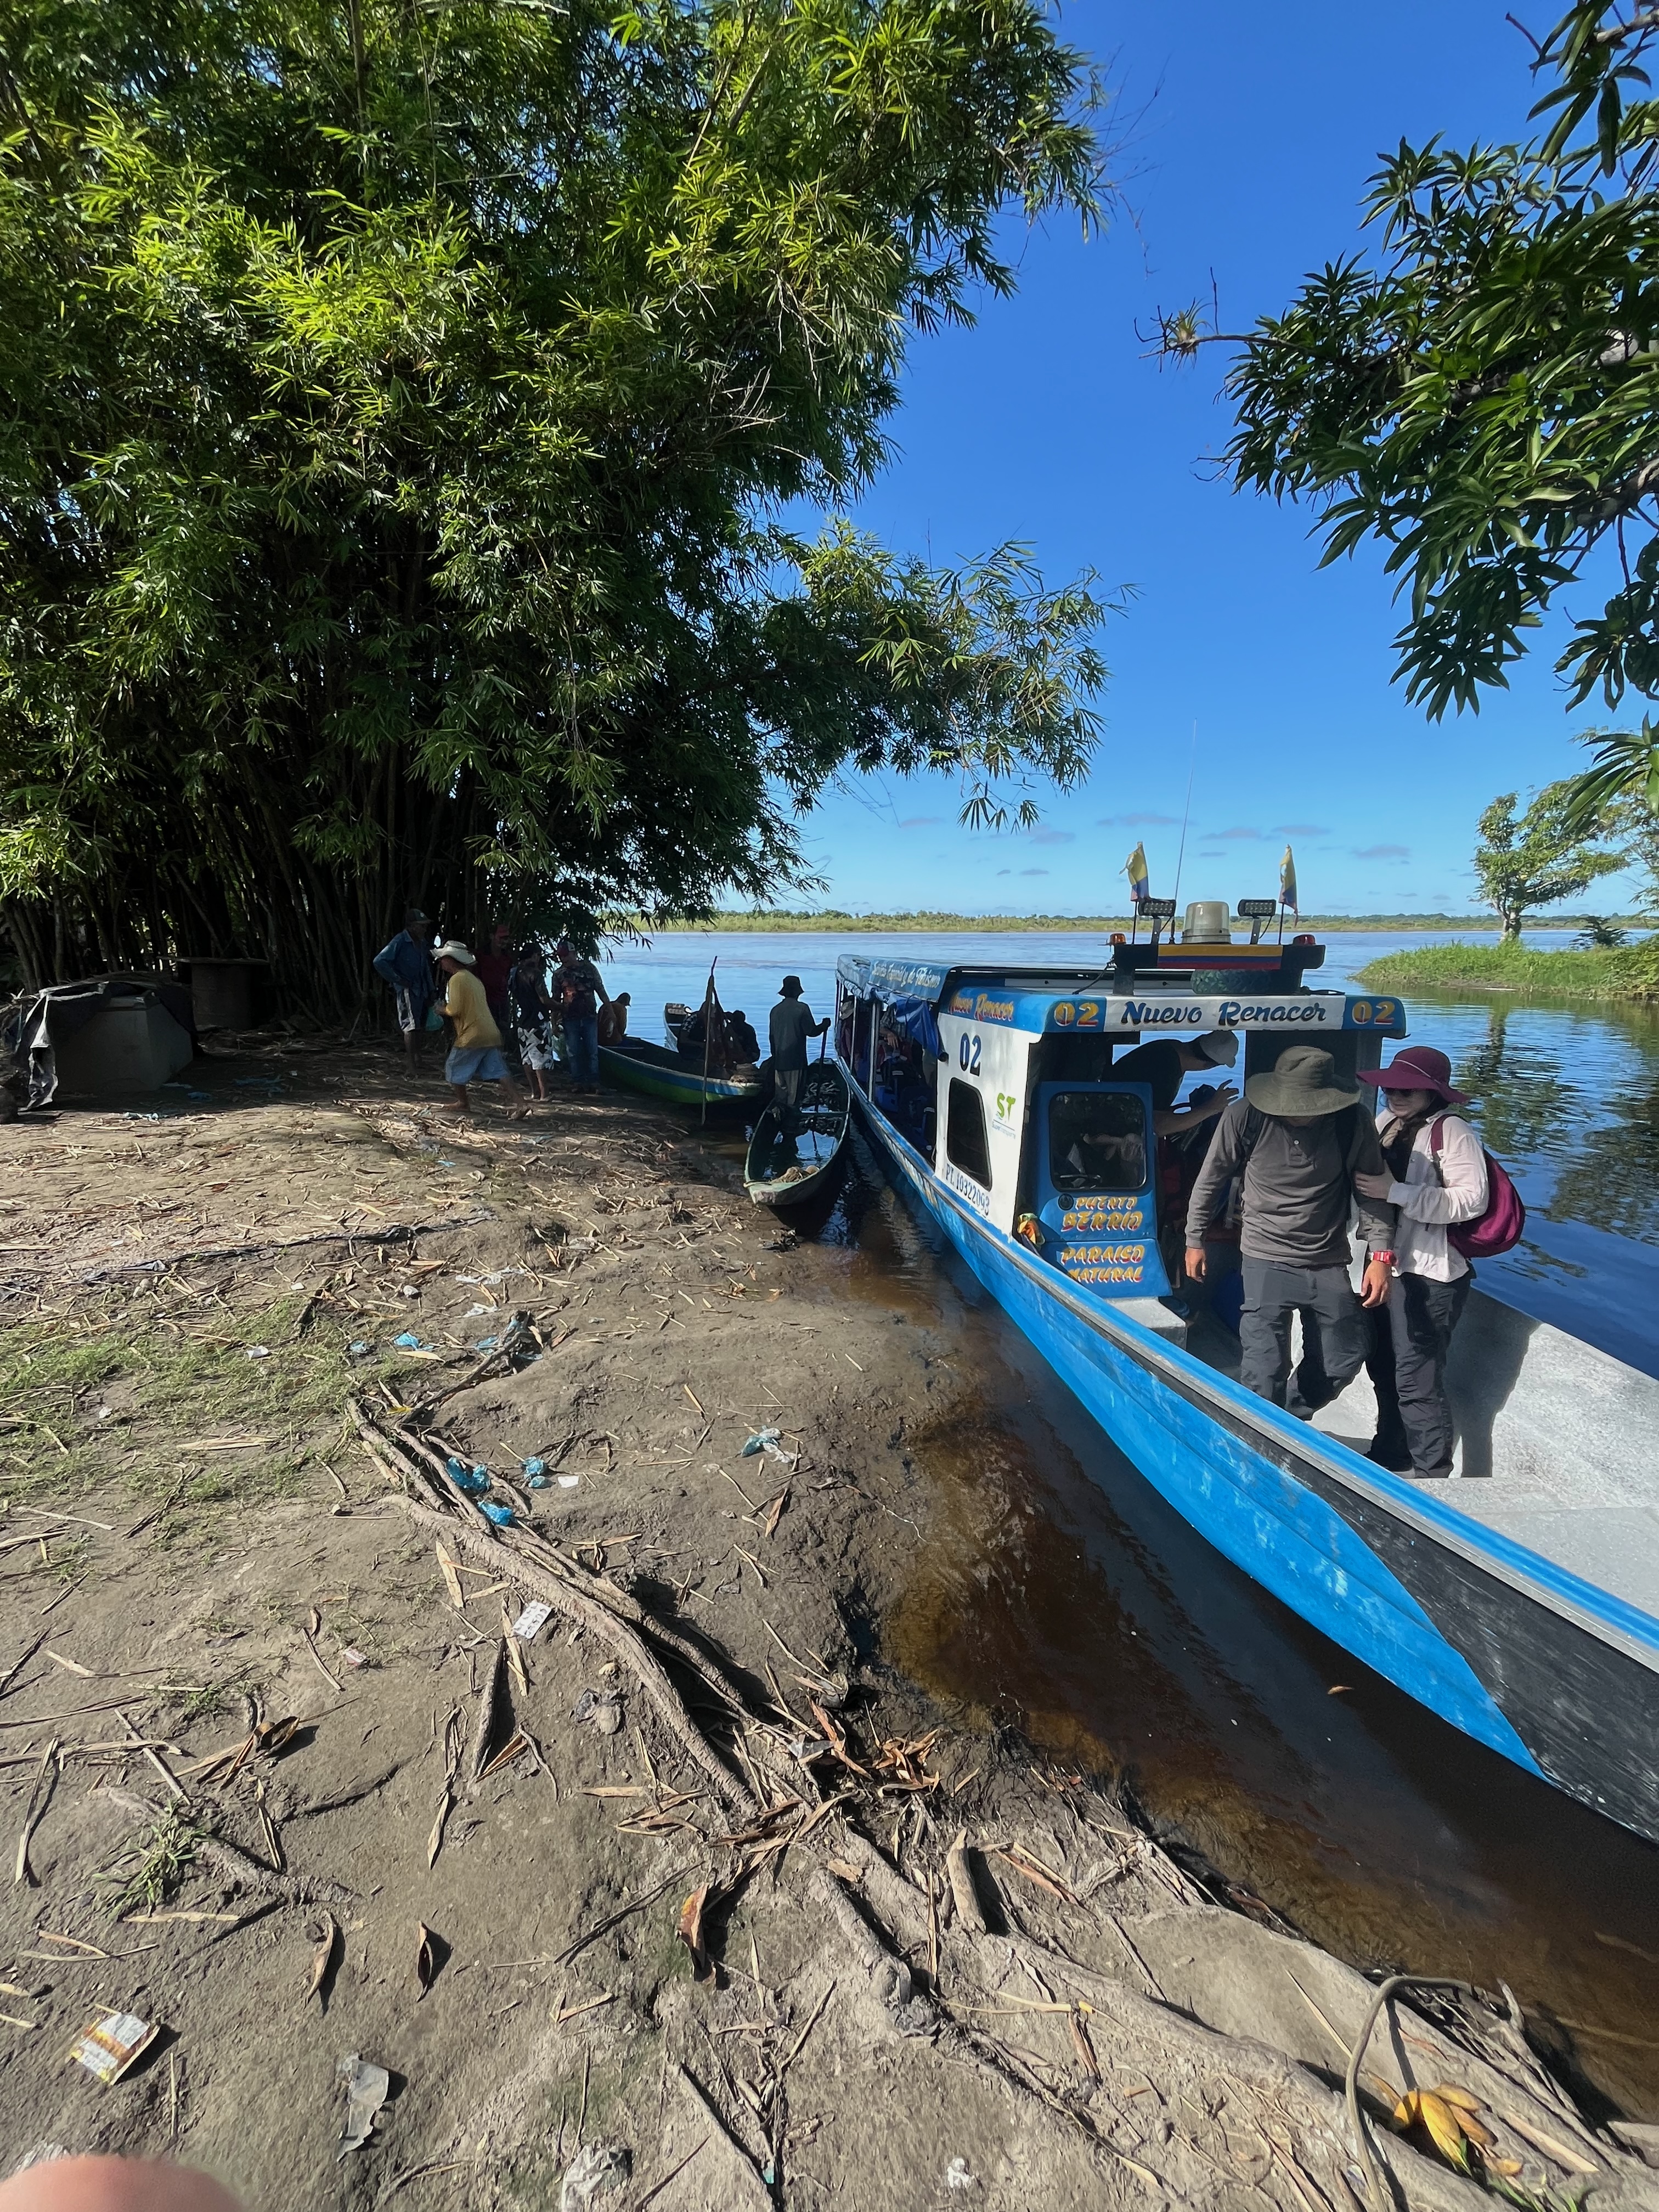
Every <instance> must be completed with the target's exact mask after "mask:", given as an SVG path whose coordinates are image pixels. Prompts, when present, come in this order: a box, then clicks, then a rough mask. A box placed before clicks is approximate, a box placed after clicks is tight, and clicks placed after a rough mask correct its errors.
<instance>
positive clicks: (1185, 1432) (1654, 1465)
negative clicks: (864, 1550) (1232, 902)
mask: <svg viewBox="0 0 1659 2212" xmlns="http://www.w3.org/2000/svg"><path fill="white" fill-rule="evenodd" d="M1217 911H1218V912H1219V915H1220V916H1221V918H1222V919H1221V925H1220V926H1219V927H1218V924H1217V923H1216V921H1215V920H1214V915H1215V913H1216V912H1217ZM1195 912H1196V913H1198V915H1199V921H1198V923H1197V924H1196V925H1194V913H1195ZM1225 921H1226V909H1225V908H1218V909H1216V908H1210V909H1209V910H1208V913H1207V915H1206V914H1205V913H1204V912H1203V910H1200V909H1189V910H1188V928H1187V929H1186V931H1185V932H1184V933H1183V934H1182V938H1181V939H1180V941H1179V942H1172V941H1168V940H1166V941H1165V942H1164V943H1162V944H1159V943H1157V942H1154V943H1153V944H1152V945H1146V944H1144V943H1143V944H1139V945H1133V944H1131V945H1126V944H1123V943H1121V942H1115V944H1114V945H1113V946H1112V948H1111V951H1110V954H1109V958H1108V959H1107V960H1106V961H1105V962H1104V963H1103V965H1101V966H1099V967H1097V968H1096V969H1041V970H1038V969H1014V968H1006V967H968V966H957V967H950V966H945V965H942V964H941V965H935V964H933V963H927V962H910V961H894V960H884V959H879V958H872V957H865V956H862V955H860V954H855V953H854V954H848V955H844V956H843V957H842V959H841V960H840V962H839V963H838V968H837V993H836V1030H835V1037H836V1052H837V1055H838V1057H839V1058H840V1060H841V1061H842V1066H843V1068H844V1070H845V1072H846V1074H847V1077H848V1083H849V1085H850V1087H851V1091H852V1096H853V1102H854V1111H855V1113H856V1115H857V1116H858V1117H859V1119H860V1121H861V1123H862V1124H863V1126H864V1127H865V1128H866V1130H867V1131H868V1133H869V1135H870V1137H871V1139H872V1141H873V1143H874V1144H875V1146H877V1148H878V1152H879V1153H880V1155H881V1158H882V1160H883V1164H884V1167H885V1169H886V1170H887V1171H888V1173H889V1174H890V1176H891V1177H892V1178H893V1180H894V1181H895V1182H896V1184H897V1186H898V1188H900V1190H901V1191H902V1193H903V1194H904V1195H905V1196H906V1197H907V1198H908V1200H909V1201H910V1202H911V1203H912V1204H913V1205H914V1206H916V1207H917V1208H918V1209H920V1210H921V1212H923V1213H925V1214H926V1215H927V1217H928V1218H931V1220H932V1221H933V1223H934V1224H935V1225H937V1227H938V1228H939V1231H942V1232H943V1234H944V1236H945V1237H946V1238H948V1239H949V1241H950V1243H951V1244H952V1245H953V1246H954V1247H955V1249H957V1252H959V1253H960V1254H961V1255H962V1257H963V1260H964V1261H966V1262H967V1264H968V1265H969V1267H971V1268H972V1270H973V1272H974V1273H975V1275H976V1276H977V1277H978V1278H979V1279H980V1280H981V1282H982V1283H983V1284H984V1285H985V1286H986V1288H987V1290H988V1291H990V1292H991V1294H992V1295H993V1297H995V1298H996V1299H997V1301H998V1303H999V1304H1000V1305H1001V1306H1002V1307H1003V1308H1004V1310H1006V1312H1007V1313H1008V1315H1009V1316H1010V1317H1011V1318H1012V1320H1013V1321H1014V1322H1015V1323H1016V1324H1017V1326H1018V1328H1020V1329H1021V1330H1022V1331H1023V1332H1024V1334H1025V1335H1026V1336H1027V1337H1029V1338H1030V1340H1031V1342H1032V1343H1033V1344H1034V1345H1035V1346H1036V1347H1037V1349H1038V1350H1039V1351H1040V1352H1042V1354H1043V1355H1044V1357H1045V1358H1047V1360H1048V1363H1049V1364H1050V1365H1051V1366H1052V1367H1053V1368H1054V1370H1055V1371H1056V1372H1057V1373H1058V1374H1059V1375H1060V1376H1061V1377H1062V1378H1063V1379H1064V1381H1065V1382H1066V1383H1067V1384H1068V1385H1069V1386H1070V1387H1071V1389H1073V1391H1074V1392H1075V1393H1076V1394H1077V1395H1078V1396H1079V1398H1080V1399H1081V1401H1083V1403H1084V1405H1085V1407H1087V1409H1088V1410H1089V1412H1090V1413H1092V1414H1093V1415H1094V1417H1095V1418H1096V1419H1097V1420H1098V1421H1099V1422H1100V1424H1101V1425H1102V1426H1103V1428H1104V1429H1105V1430H1106V1431H1107V1433H1108V1434H1109V1436H1110V1437H1112V1439H1113V1440H1114V1442H1115V1443H1117V1444H1118V1445H1119V1446H1120V1447H1121V1449H1122V1450H1123V1452H1124V1453H1125V1454H1126V1455H1127V1457H1128V1458H1129V1459H1130V1460H1131V1461H1132V1462H1133V1463H1134V1464H1135V1466H1136V1467H1138V1468H1139V1470H1140V1472H1141V1473H1142V1474H1144V1475H1145V1476H1146V1479H1147V1480H1149V1481H1150V1482H1152V1484H1153V1485H1154V1486H1155V1487H1156V1488H1157V1489H1158V1491H1159V1492H1161V1493H1162V1494H1163V1496H1164V1498H1167V1499H1168V1500H1169V1502H1170V1504H1172V1505H1173V1506H1174V1507H1175V1508H1176V1510H1177V1511H1179V1512H1180V1513H1182V1515H1183V1516H1185V1517H1186V1519H1187V1520H1188V1521H1189V1522H1191V1523H1192V1524H1193V1526H1194V1528H1197V1529H1198V1530H1199V1531H1200V1533H1201V1534H1203V1535H1204V1536H1206V1538H1207V1539H1208V1540H1209V1541H1210V1542H1212V1544H1213V1545H1215V1547H1217V1548H1218V1550H1219V1551H1221V1552H1222V1553H1225V1556H1226V1557H1227V1558H1228V1559H1231V1560H1232V1561H1233V1562H1234V1563H1235V1565H1237V1566H1239V1567H1241V1568H1243V1570H1244V1571H1245V1572H1246V1573H1248V1574H1249V1575H1251V1576H1253V1577H1255V1579H1256V1581H1258V1582H1259V1583H1261V1584H1262V1585H1263V1586H1264V1587H1265V1588H1267V1589H1269V1590H1271V1591H1272V1592H1273V1594H1274V1595H1275V1596H1277V1597H1279V1598H1280V1599H1281V1600H1282V1601H1284V1602H1285V1604H1286V1605H1288V1606H1290V1607H1291V1608H1292V1609H1293V1610H1294V1611H1295V1612H1297V1613H1299V1614H1300V1615H1301V1616H1302V1617H1303V1618H1304V1620H1308V1621H1310V1622H1311V1623H1312V1624H1313V1625H1314V1626H1316V1628H1318V1629H1320V1630H1321V1631H1322V1632H1323V1633H1324V1634H1325V1635H1326V1636H1328V1637H1329V1638H1330V1639H1331V1640H1332V1642H1333V1643H1334V1644H1340V1646H1341V1647H1342V1648H1343V1649H1344V1650H1346V1651H1348V1652H1351V1653H1352V1655H1353V1656H1355V1657H1356V1658H1358V1659H1359V1660H1362V1661H1364V1662H1365V1664H1366V1665H1368V1666H1370V1667H1371V1668H1375V1669H1376V1672H1377V1673H1378V1674H1382V1675H1384V1676H1385V1677H1386V1678H1387V1679H1388V1680H1389V1681H1391V1682H1394V1683H1395V1684H1397V1685H1398V1686H1399V1687H1400V1688H1401V1689H1402V1690H1405V1691H1406V1692H1408V1693H1409V1694H1410V1695H1411V1696H1413V1697H1414V1698H1416V1699H1419V1701H1420V1702H1421V1703H1422V1704H1423V1705H1426V1706H1427V1707H1428V1708H1429V1709H1430V1710H1431V1711H1433V1712H1435V1713H1437V1714H1438V1715H1439V1716H1440V1717H1442V1718H1443V1719H1444V1720H1446V1721H1449V1722H1450V1723H1452V1724H1453V1725H1454V1726H1455V1727H1456V1728H1459V1729H1462V1730H1463V1731H1464V1732H1465V1733H1466V1734H1467V1735H1471V1736H1473V1737H1474V1738H1475V1739H1476V1740H1477V1741H1480V1742H1481V1743H1483V1744H1486V1745H1488V1746H1490V1747H1492V1749H1493V1750H1494V1751H1497V1752H1499V1753H1503V1755H1504V1757H1505V1758H1508V1759H1512V1760H1513V1761H1514V1762H1515V1763H1516V1765H1519V1766H1522V1767H1524V1768H1526V1769H1527V1770H1528V1771H1529V1772H1531V1773H1534V1774H1537V1775H1541V1776H1543V1777H1545V1778H1547V1779H1548V1780H1550V1781H1551V1782H1553V1783H1555V1784H1558V1785H1559V1787H1560V1788H1562V1789H1563V1790H1567V1791H1569V1792H1571V1795H1573V1796H1576V1797H1577V1798H1580V1799H1581V1800H1582V1801H1583V1802H1584V1803H1585V1804H1587V1805H1590V1806H1593V1807H1595V1808H1596V1809H1597V1810H1598V1811H1600V1812H1602V1813H1604V1814H1607V1815H1608V1816H1609V1817H1610V1818H1612V1819H1613V1820H1618V1821H1620V1822H1621V1823H1622V1824H1623V1825H1624V1826H1626V1827H1629V1828H1632V1829H1634V1830H1635V1831H1637V1832H1638V1833H1639V1834H1641V1835H1644V1836H1646V1837H1649V1838H1652V1839H1653V1840H1655V1841H1659V1451H1656V1449H1655V1440H1656V1438H1659V1382H1656V1381H1655V1380H1653V1379H1652V1378H1651V1377H1650V1376H1645V1375H1643V1374H1640V1373H1638V1371H1637V1370H1634V1369H1632V1368H1630V1367H1627V1366H1625V1365H1624V1364H1621V1363H1620V1362H1619V1361H1618V1360H1615V1359H1612V1358H1608V1357H1607V1356H1606V1355H1605V1354H1604V1353H1602V1352H1598V1351H1596V1350H1595V1348H1594V1347H1592V1346H1589V1345H1587V1344H1583V1343H1581V1342H1579V1341H1578V1340H1576V1339H1574V1338H1571V1337H1569V1336H1566V1335H1565V1334H1563V1333H1562V1332H1560V1331H1559V1330H1557V1329H1554V1328H1549V1327H1547V1326H1546V1325H1544V1324H1542V1323H1540V1322H1535V1321H1533V1320H1532V1319H1530V1318H1529V1317H1528V1316H1525V1315H1522V1314H1521V1313H1519V1312H1517V1311H1516V1310H1514V1309H1513V1308H1511V1307H1509V1306H1506V1305H1504V1304H1503V1303H1502V1302H1501V1301H1500V1300H1498V1299H1497V1298H1493V1297H1488V1296H1486V1294H1484V1293H1483V1292H1482V1291H1479V1290H1476V1291H1474V1292H1472V1293H1471V1296H1470V1299H1469V1304H1468V1309H1467V1310H1466V1312H1465V1316H1464V1319H1463V1322H1462V1327H1461V1328H1460V1329H1459V1332H1458V1334H1457V1336H1456V1338H1455V1344H1454V1355H1453V1360H1452V1365H1451V1372H1450V1376H1449V1387H1450V1390H1451V1395H1452V1398H1453V1402H1454V1407H1455V1410H1456V1413H1457V1415H1458V1422H1459V1428H1460V1431H1461V1443H1460V1447H1459V1458H1458V1461H1457V1463H1456V1464H1457V1468H1458V1473H1459V1476H1460V1479H1458V1480H1454V1481H1452V1482H1449V1483H1422V1482H1416V1481H1413V1480H1411V1479H1410V1478H1409V1477H1402V1476H1400V1475H1395V1474H1389V1473H1388V1472H1387V1471H1385V1470H1384V1469H1383V1468H1379V1467H1376V1466H1374V1465H1373V1464H1372V1463H1371V1462H1370V1461H1369V1460H1367V1459H1366V1458H1365V1457H1364V1447H1365V1445H1366V1443H1368V1442H1369V1440H1370V1436H1371V1433H1372V1427H1373V1424H1372V1420H1371V1418H1370V1415H1371V1412H1372V1406H1371V1403H1370V1402H1368V1401H1369V1400H1370V1385H1369V1383H1367V1382H1366V1381H1365V1379H1364V1376H1361V1378H1360V1379H1359V1380H1358V1382H1356V1383H1352V1384H1351V1385H1350V1386H1349V1388H1348V1389H1347V1390H1346V1391H1345V1392H1344V1393H1343V1394H1342V1395H1341V1396H1340V1397H1339V1398H1338V1399H1337V1400H1336V1401H1334V1403H1333V1404H1332V1405H1330V1406H1328V1407H1326V1408H1325V1409H1324V1410H1323V1411H1322V1413H1320V1414H1319V1416H1318V1418H1317V1421H1316V1423H1315V1424H1312V1425H1310V1424H1307V1423H1304V1422H1302V1421H1299V1420H1297V1419H1295V1418H1293V1417H1292V1416H1291V1415H1290V1414H1288V1413H1284V1412H1281V1411H1280V1410H1279V1408H1278V1407H1274V1406H1273V1405H1271V1404H1269V1403H1268V1402H1267V1401H1265V1400H1263V1399H1261V1398H1259V1397H1256V1396H1255V1395H1253V1394H1252V1393H1250V1392H1249V1391H1247V1390H1245V1389H1243V1387H1242V1386H1241V1385H1240V1383H1238V1382H1237V1379H1236V1376H1237V1363H1238V1343H1237V1337H1236V1336H1235V1335H1233V1334H1232V1333H1231V1330H1229V1329H1228V1328H1225V1327H1224V1326H1223V1325H1222V1323H1221V1322H1219V1321H1218V1319H1217V1318H1216V1317H1215V1313H1214V1311H1213V1310H1212V1311H1210V1312H1206V1313H1204V1314H1201V1315H1199V1316H1195V1317H1194V1319H1193V1321H1192V1322H1190V1324H1189V1322H1188V1321H1187V1320H1186V1319H1184V1318H1182V1317H1181V1316H1180V1315H1178V1314H1177V1313H1176V1311H1173V1310H1171V1308H1170V1305H1169V1304H1165V1303H1164V1302H1163V1300H1164V1294H1165V1293H1167V1292H1168V1291H1169V1289H1170V1282H1169V1277H1168V1275H1167V1273H1166V1272H1165V1265H1164V1257H1163V1255H1161V1253H1160V1249H1159V1242H1158V1234H1159V1228H1160V1223H1159V1218H1158V1206H1159V1184H1160V1176H1159V1163H1158V1140H1157V1139H1155V1137H1154V1134H1153V1131H1152V1113H1151V1108H1152V1099H1151V1093H1150V1091H1149V1090H1148V1089H1147V1088H1146V1085H1137V1084H1129V1083H1124V1082H1122V1081H1119V1082H1116V1083H1114V1081H1113V1079H1112V1073H1111V1070H1112V1066H1113V1062H1114V1060H1115V1059H1117V1058H1120V1057H1121V1054H1122V1052H1123V1051H1124V1050H1125V1048H1129V1047H1133V1046H1134V1045H1136V1044H1138V1043H1140V1042H1143V1041H1144V1040H1146V1039H1150V1038H1152V1037H1158V1036H1176V1037H1178V1036H1182V1035H1183V1034H1184V1035H1188V1036H1196V1035H1200V1034H1202V1033H1203V1032H1204V1031H1206V1030H1214V1029H1233V1030H1237V1031H1238V1033H1239V1036H1240V1041H1241V1045H1242V1052H1241V1054H1240V1063H1241V1064H1240V1066H1239V1067H1238V1068H1237V1070H1235V1071H1233V1073H1234V1074H1235V1077H1236V1079H1241V1080H1242V1079H1243V1078H1245V1077H1248V1076H1250V1075H1255V1074H1257V1073H1261V1072H1262V1071H1263V1070H1265V1069H1267V1068H1268V1067H1271V1066H1273V1064H1274V1062H1275V1061H1276V1060H1277V1059H1278V1056H1279V1053H1280V1052H1281V1051H1282V1050H1283V1049H1284V1048H1285V1047H1287V1046H1288V1045H1291V1044H1293V1043H1303V1044H1305V1043H1308V1042H1314V1041H1316V1042H1318V1043H1319V1045H1320V1046H1321V1047H1322V1048H1323V1049H1325V1050H1327V1051H1328V1052H1329V1053H1330V1054H1331V1055H1332V1058H1333V1060H1334V1061H1335V1064H1336V1066H1337V1069H1338V1072H1339V1073H1341V1074H1344V1075H1346V1076H1348V1077H1350V1078H1351V1077H1352V1075H1353V1074H1354V1073H1357V1071H1358V1068H1359V1067H1360V1066H1364V1065H1366V1064H1371V1065H1375V1060H1374V1059H1373V1057H1372V1056H1373V1055H1374V1054H1375V1053H1376V1047H1377V1044H1378V1043H1379V1042H1380V1041H1381V1040H1382V1039H1383V1038H1385V1037H1398V1036H1403V1035H1404V1034H1405V1030H1406V1018H1405V1009H1404V1008H1403V1006H1401V1002H1400V1001H1399V1000H1397V999H1392V998H1389V997H1386V996H1381V995H1378V994H1367V995H1364V996H1358V995H1352V994H1344V993H1342V992H1340V991H1328V990H1321V989H1318V988H1316V987H1310V985H1309V983H1308V981H1307V980H1306V979H1307V976H1308V975H1309V974H1310V972H1316V970H1317V969H1318V968H1319V967H1320V966H1321V965H1322V963H1323V959H1324V952H1323V949H1322V947H1321V946H1319V945H1317V944H1316V943H1315V941H1314V940H1313V939H1310V938H1306V937H1302V936H1298V937H1297V938H1296V939H1294V940H1293V941H1292V942H1291V943H1289V944H1285V945H1262V944H1260V943H1259V942H1254V941H1253V942H1252V943H1251V944H1250V945H1241V944H1235V943H1233V942H1232V941H1231V939H1230V938H1229V937H1228V935H1227V933H1226V931H1225ZM1258 935H1259V925H1258ZM1362 1052H1363V1053H1364V1054H1365V1059H1364V1060H1362V1059H1361V1058H1360V1054H1361V1053H1362ZM1085 1136H1086V1137H1087V1138H1088V1139H1091V1141H1090V1142H1088V1143H1086V1144H1085V1143H1084V1142H1083V1141H1082V1139H1083V1138H1084V1137H1085ZM1085 1156H1086V1158H1088V1160H1089V1162H1090V1165H1089V1167H1088V1168H1087V1169H1086V1170H1085V1168H1084V1167H1083V1165H1082V1162H1083V1160H1084V1158H1085ZM1164 1228H1165V1230H1166V1235H1167V1238H1168V1242H1169V1244H1170V1250H1171V1253H1172V1254H1173V1251H1174V1248H1175V1245H1176V1242H1177V1241H1178V1240H1179V1238H1180V1236H1181V1228H1180V1225H1179V1224H1178V1223H1176V1222H1170V1223H1168V1224H1165V1225H1164ZM1170 1232H1172V1233H1170ZM1209 1257H1210V1262H1211V1273H1212V1278H1214V1277H1215V1276H1217V1275H1218V1273H1220V1271H1221V1270H1222V1269H1224V1268H1225V1267H1226V1265H1227V1264H1228V1255H1226V1254H1225V1252H1224V1251H1223V1250H1222V1249H1220V1248H1219V1247H1214V1246H1212V1249H1211V1251H1210V1255H1209ZM1231 1264H1232V1265H1233V1266H1234V1267H1236V1266H1237V1252H1236V1248H1234V1250H1233V1253H1232V1255H1231ZM1219 1303H1220V1300H1219V1294H1218V1293H1217V1294H1216V1295H1215V1296H1214V1297H1212V1306H1213V1305H1218V1304H1219Z"/></svg>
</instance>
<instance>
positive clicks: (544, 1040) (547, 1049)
mask: <svg viewBox="0 0 1659 2212" xmlns="http://www.w3.org/2000/svg"><path fill="white" fill-rule="evenodd" d="M519 1057H520V1060H522V1061H523V1062H524V1064H525V1066H526V1067H551V1066H552V1065H553V1040H552V1038H551V1037H550V1036H549V1035H548V1033H547V1031H546V1030H544V1029H534V1030H529V1029H520V1031H519Z"/></svg>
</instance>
